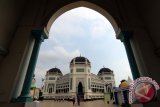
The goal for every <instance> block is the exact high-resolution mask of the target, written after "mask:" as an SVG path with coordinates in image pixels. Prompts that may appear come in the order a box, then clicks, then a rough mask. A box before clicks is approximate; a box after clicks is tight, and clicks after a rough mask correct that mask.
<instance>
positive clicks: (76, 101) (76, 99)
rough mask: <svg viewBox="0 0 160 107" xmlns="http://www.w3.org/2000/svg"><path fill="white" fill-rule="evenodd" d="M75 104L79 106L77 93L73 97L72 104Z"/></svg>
mask: <svg viewBox="0 0 160 107" xmlns="http://www.w3.org/2000/svg"><path fill="white" fill-rule="evenodd" d="M76 104H78V105H79V106H80V96H79V95H77V96H75V97H73V105H76Z"/></svg>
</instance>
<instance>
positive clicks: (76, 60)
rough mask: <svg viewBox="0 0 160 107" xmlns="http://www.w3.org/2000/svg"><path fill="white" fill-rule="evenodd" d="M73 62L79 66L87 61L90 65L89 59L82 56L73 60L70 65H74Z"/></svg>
mask: <svg viewBox="0 0 160 107" xmlns="http://www.w3.org/2000/svg"><path fill="white" fill-rule="evenodd" d="M73 61H75V63H76V64H78V63H86V61H87V63H90V61H89V60H88V59H87V58H85V57H82V56H79V57H75V58H73V59H72V60H71V62H70V64H72V63H73Z"/></svg>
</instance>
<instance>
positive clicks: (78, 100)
mask: <svg viewBox="0 0 160 107" xmlns="http://www.w3.org/2000/svg"><path fill="white" fill-rule="evenodd" d="M77 102H78V105H79V106H80V96H79V95H78V96H77Z"/></svg>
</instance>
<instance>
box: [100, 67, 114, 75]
mask: <svg viewBox="0 0 160 107" xmlns="http://www.w3.org/2000/svg"><path fill="white" fill-rule="evenodd" d="M108 73H113V71H112V70H110V69H109V68H105V67H104V68H101V69H100V70H99V72H98V75H100V74H108Z"/></svg>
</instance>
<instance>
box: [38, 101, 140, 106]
mask: <svg viewBox="0 0 160 107" xmlns="http://www.w3.org/2000/svg"><path fill="white" fill-rule="evenodd" d="M74 106H77V107H78V105H74ZM74 106H73V104H72V102H71V101H53V100H45V101H41V102H40V103H39V107H74ZM80 107H121V106H118V105H114V104H112V103H110V104H108V103H107V102H105V101H103V100H95V101H87V102H81V103H80ZM132 107H143V106H142V105H140V104H134V105H132Z"/></svg>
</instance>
